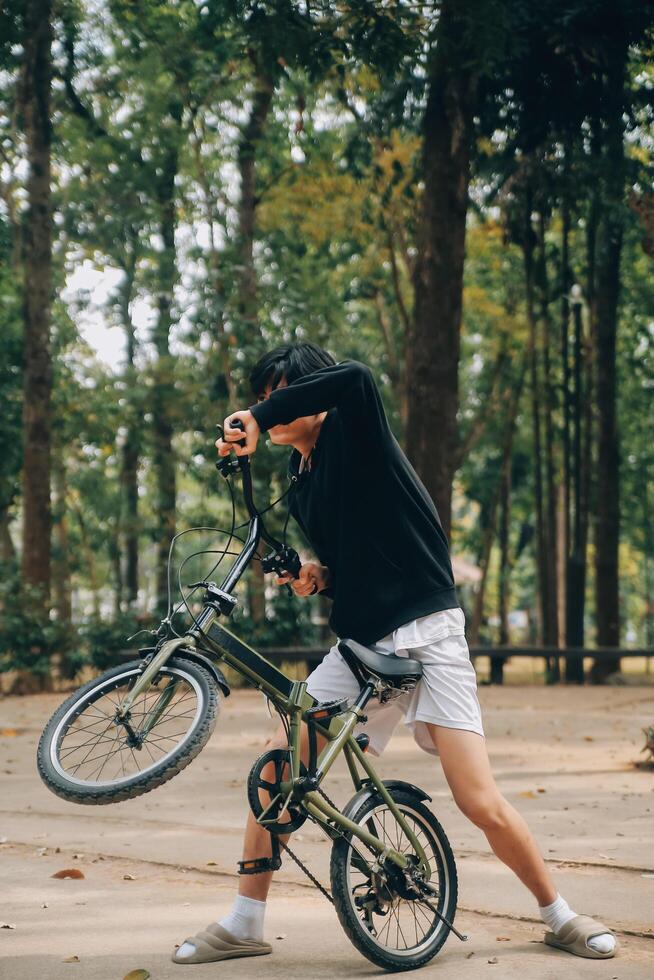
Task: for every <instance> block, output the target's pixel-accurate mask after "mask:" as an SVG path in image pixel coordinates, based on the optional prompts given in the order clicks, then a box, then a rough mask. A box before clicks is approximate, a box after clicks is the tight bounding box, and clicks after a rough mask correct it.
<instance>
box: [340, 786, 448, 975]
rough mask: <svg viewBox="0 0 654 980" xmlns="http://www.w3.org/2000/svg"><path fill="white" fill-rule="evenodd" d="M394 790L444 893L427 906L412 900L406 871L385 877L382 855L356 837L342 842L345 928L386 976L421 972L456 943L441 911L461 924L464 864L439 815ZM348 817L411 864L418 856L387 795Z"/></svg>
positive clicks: (363, 804) (438, 890) (370, 799)
mask: <svg viewBox="0 0 654 980" xmlns="http://www.w3.org/2000/svg"><path fill="white" fill-rule="evenodd" d="M388 789H389V792H390V793H391V795H392V797H393V802H394V803H395V804H396V806H397V807H398V809H399V810H400V812H401V813H402V814H403V815H404V817H405V818H406V820H407V822H408V824H409V826H410V827H411V830H412V831H413V833H415V835H416V836H417V837H418V839H419V840H420V843H421V846H422V847H423V849H424V851H425V855H426V857H427V860H428V861H429V866H430V869H431V878H430V884H431V885H433V886H434V888H435V890H436V894H434V895H432V896H430V897H429V898H428V899H426V900H422V901H421V900H417V901H415V900H412V899H410V898H407V897H406V894H407V893H406V889H405V888H404V887H403V882H402V875H401V873H398V874H397V875H395V876H394V877H393V876H389V875H386V874H384V873H382V874H380V873H379V870H378V866H377V857H376V855H374V854H373V852H372V851H370V850H368V848H367V847H366V846H365V845H364V844H362V842H361V841H359V840H358V839H357V838H356V837H353V836H351V835H349V836H348V837H347V838H345V839H344V838H339V839H337V840H336V841H335V843H334V846H333V849H332V858H331V882H332V895H333V898H334V904H335V906H336V911H337V913H338V917H339V920H340V922H341V925H342V926H343V928H344V930H345V932H346V934H347V936H348V937H349V939H350V940H351V941H352V943H353V944H354V945H355V946H356V948H357V949H358V950H359V951H360V952H361V953H363V955H364V956H365V957H367V958H368V959H369V960H371V961H372V962H373V963H376V964H377V965H378V966H381V967H383V968H384V969H386V970H393V971H399V970H415V969H417V968H418V967H420V966H423V965H424V964H425V963H428V962H429V960H431V959H432V958H433V957H434V956H435V955H436V953H438V951H439V950H440V948H441V946H442V945H443V943H444V942H445V940H446V939H447V937H448V934H449V929H448V927H447V926H446V925H444V924H443V922H442V921H441V919H440V918H439V916H438V915H437V914H436V911H434V909H436V910H437V911H438V912H439V913H440V915H442V916H445V917H446V918H447V919H449V921H450V922H452V921H453V919H454V914H455V911H456V902H457V876H456V865H455V863H454V855H453V854H452V849H451V847H450V844H449V841H448V839H447V837H446V835H445V831H444V830H443V828H442V827H441V825H440V823H439V822H438V820H437V819H436V817H435V816H434V814H433V813H432V812H431V810H429V809H428V808H427V807H426V806H425V805H424V803H422V802H421V801H420V799H419V797H417V796H416V795H415V794H413V793H411V792H410V791H407V790H406V789H400V788H393V789H391V788H390V787H388ZM348 816H349V818H350V819H351V820H353V821H354V822H355V823H357V824H361V825H362V826H366V828H367V829H369V830H370V832H371V833H374V835H375V836H376V837H378V838H379V839H380V840H382V841H384V842H385V843H387V844H388V845H389V846H390V847H392V848H394V849H395V850H397V851H400V852H401V853H403V854H405V855H406V856H407V857H408V858H411V856H412V855H413V853H414V849H413V847H412V845H411V842H410V839H409V838H408V837H407V835H406V834H405V832H404V831H403V830H402V828H401V827H400V825H399V824H398V823H397V821H396V819H395V817H394V816H393V814H392V812H391V811H390V809H389V807H388V804H387V803H385V802H384V800H383V799H382V797H381V796H379V794H373V795H372V796H370V797H368V798H367V799H364V800H362V802H361V804H360V805H359V807H358V808H357V809H356V810H355V811H354V812H353V813H350V814H348ZM415 862H416V864H417V863H418V859H417V857H416V858H415Z"/></svg>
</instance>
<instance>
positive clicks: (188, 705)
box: [37, 658, 218, 805]
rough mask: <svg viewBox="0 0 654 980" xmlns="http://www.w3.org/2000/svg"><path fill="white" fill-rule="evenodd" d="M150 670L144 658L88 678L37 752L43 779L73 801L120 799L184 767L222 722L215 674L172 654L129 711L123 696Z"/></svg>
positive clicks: (137, 793)
mask: <svg viewBox="0 0 654 980" xmlns="http://www.w3.org/2000/svg"><path fill="white" fill-rule="evenodd" d="M142 669H143V664H142V662H141V661H139V660H135V661H132V662H130V663H127V664H125V665H124V666H121V667H114V668H112V669H111V670H108V671H107V672H106V673H105V674H102V675H101V676H100V677H96V678H94V680H92V681H89V683H88V684H85V685H84V686H83V687H81V688H80V689H79V690H78V691H75V692H74V693H73V694H72V695H71V696H70V697H69V698H68V700H66V701H64V703H63V704H62V705H61V706H60V707H59V708H58V709H57V711H55V713H54V715H53V716H52V718H51V719H50V721H49V722H48V724H47V725H46V727H45V729H44V731H43V734H42V736H41V740H40V742H39V747H38V751H37V762H38V767H39V773H40V775H41V778H42V779H43V781H44V782H45V784H46V786H48V788H49V789H51V790H52V792H53V793H55V794H56V795H57V796H60V797H62V799H64V800H69V801H70V802H72V803H84V804H91V805H98V804H106V803H117V802H119V801H120V800H128V799H132V798H133V797H135V796H141V795H142V794H143V793H149V792H150V790H152V789H154V788H155V787H157V786H161V784H162V783H165V782H167V781H168V780H169V779H172V778H173V776H176V775H177V773H178V772H181V771H182V769H184V768H185V767H186V766H187V765H188V764H189V762H191V761H192V760H193V759H194V758H195V757H196V755H197V754H198V753H199V752H200V751H201V749H202V748H204V746H205V745H206V743H207V741H208V739H209V737H210V735H211V733H212V731H213V729H214V728H215V725H216V718H217V715H218V692H217V689H216V685H215V683H214V680H213V678H212V677H211V676H210V674H209V673H208V672H207V671H206V670H204V668H203V667H200V666H198V665H197V664H195V663H193V662H192V661H190V660H184V659H182V658H171V659H170V660H169V661H168V662H167V663H166V664H165V665H164V666H163V667H162V668H161V670H160V671H159V673H158V674H157V675H156V677H155V678H154V680H153V682H152V684H151V685H150V687H149V688H147V690H145V691H143V693H142V694H140V695H139V696H138V697H137V699H136V701H135V702H134V704H133V705H132V708H131V710H130V712H129V716H128V719H126V720H127V725H125V724H124V723H122V722H121V721H120V720H118V719H117V717H116V714H117V709H118V706H119V704H120V702H121V700H122V699H123V698H124V697H125V695H126V694H127V692H128V691H129V690H130V689H131V687H133V685H134V684H135V683H136V680H137V679H138V677H139V676H140V674H141V672H142Z"/></svg>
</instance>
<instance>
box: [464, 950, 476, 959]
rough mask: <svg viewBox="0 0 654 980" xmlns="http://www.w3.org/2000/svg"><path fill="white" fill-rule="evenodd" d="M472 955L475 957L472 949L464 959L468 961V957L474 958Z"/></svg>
mask: <svg viewBox="0 0 654 980" xmlns="http://www.w3.org/2000/svg"><path fill="white" fill-rule="evenodd" d="M474 955H475V951H474V949H472V950H470V952H469V953H466V959H467V960H469V959H470V957H471V956H474Z"/></svg>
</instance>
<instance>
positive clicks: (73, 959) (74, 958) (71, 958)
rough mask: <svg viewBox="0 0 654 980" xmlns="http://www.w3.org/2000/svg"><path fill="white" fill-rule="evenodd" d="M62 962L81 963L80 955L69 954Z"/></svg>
mask: <svg viewBox="0 0 654 980" xmlns="http://www.w3.org/2000/svg"><path fill="white" fill-rule="evenodd" d="M62 963H79V956H67V957H66V959H65V960H62Z"/></svg>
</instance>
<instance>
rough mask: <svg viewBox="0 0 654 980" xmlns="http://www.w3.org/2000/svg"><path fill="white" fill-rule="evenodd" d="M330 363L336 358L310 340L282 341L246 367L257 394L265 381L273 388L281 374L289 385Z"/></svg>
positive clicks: (333, 362)
mask: <svg viewBox="0 0 654 980" xmlns="http://www.w3.org/2000/svg"><path fill="white" fill-rule="evenodd" d="M330 364H336V361H335V360H334V358H333V357H332V355H331V354H330V353H329V351H326V350H324V348H322V347H319V346H318V344H314V343H313V342H312V341H310V340H305V341H299V342H297V343H293V344H284V345H283V346H281V347H275V348H274V350H270V351H268V353H267V354H264V355H263V357H260V358H259V360H258V361H257V363H256V364H255V365H254V367H253V368H252V370H251V371H250V386H251V388H252V391H253V392H254V394H255V395H256V396H257V398H258V397H259V395H262V394H263V393H264V391H265V389H266V386H267V385H268V384H270V385H271V386H272V388H276V387H277V385H278V384H279V382H280V381H281V380H282V378H286V383H287V384H289V385H290V384H291V382H292V381H295V380H296V379H297V378H303V377H304V376H305V375H307V374H313V372H314V371H318V370H320V368H323V367H328V366H329V365H330Z"/></svg>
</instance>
